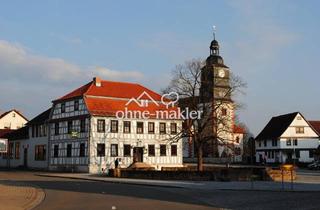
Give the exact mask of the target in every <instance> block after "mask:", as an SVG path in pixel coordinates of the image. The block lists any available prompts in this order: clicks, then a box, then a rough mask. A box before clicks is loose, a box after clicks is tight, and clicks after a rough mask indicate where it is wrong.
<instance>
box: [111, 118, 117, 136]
mask: <svg viewBox="0 0 320 210" xmlns="http://www.w3.org/2000/svg"><path fill="white" fill-rule="evenodd" d="M111 133H118V120H111Z"/></svg>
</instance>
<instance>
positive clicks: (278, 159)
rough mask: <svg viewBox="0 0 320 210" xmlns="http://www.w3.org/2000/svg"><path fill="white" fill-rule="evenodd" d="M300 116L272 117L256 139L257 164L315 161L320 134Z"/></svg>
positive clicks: (299, 114) (296, 114) (297, 113)
mask: <svg viewBox="0 0 320 210" xmlns="http://www.w3.org/2000/svg"><path fill="white" fill-rule="evenodd" d="M313 125H315V124H313V123H310V122H308V121H307V120H306V119H305V118H304V117H303V115H302V114H301V113H299V112H294V113H290V114H285V115H280V116H276V117H273V118H272V119H271V120H270V121H269V122H268V124H267V125H266V126H265V128H264V129H263V130H262V131H261V132H260V133H259V135H258V136H257V137H256V138H255V140H256V161H257V162H260V163H261V162H264V161H265V162H266V163H286V162H289V163H292V162H294V159H295V161H296V162H297V161H299V162H312V161H313V160H314V152H315V150H316V149H317V148H318V146H319V131H317V129H315V128H314V127H313Z"/></svg>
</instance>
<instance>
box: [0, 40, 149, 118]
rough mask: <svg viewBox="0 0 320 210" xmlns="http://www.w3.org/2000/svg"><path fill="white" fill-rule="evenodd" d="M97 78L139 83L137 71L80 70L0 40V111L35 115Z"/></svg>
mask: <svg viewBox="0 0 320 210" xmlns="http://www.w3.org/2000/svg"><path fill="white" fill-rule="evenodd" d="M95 76H100V77H101V78H102V79H108V80H120V81H121V80H126V81H137V80H139V81H140V80H142V79H143V77H144V75H143V74H142V73H140V72H138V71H116V70H111V69H108V68H105V67H99V68H94V67H86V68H83V67H80V66H79V65H76V64H73V63H70V62H68V61H65V60H63V59H61V58H51V57H47V56H42V55H36V54H34V53H31V52H30V50H28V49H26V48H25V47H23V46H21V45H20V44H18V43H11V42H8V41H4V40H0V89H1V90H2V91H0V109H1V110H8V109H12V108H16V109H19V110H21V111H23V112H24V113H25V114H26V115H27V116H28V117H32V116H35V115H37V114H39V113H40V112H41V111H44V110H45V109H46V108H48V107H50V106H51V101H52V100H54V99H56V98H58V97H60V96H62V95H64V94H66V93H67V92H70V91H72V90H73V89H75V88H77V87H79V86H80V85H83V84H85V83H87V82H88V81H90V80H91V79H92V78H93V77H95Z"/></svg>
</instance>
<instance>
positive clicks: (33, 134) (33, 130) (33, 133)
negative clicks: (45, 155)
mask: <svg viewBox="0 0 320 210" xmlns="http://www.w3.org/2000/svg"><path fill="white" fill-rule="evenodd" d="M31 129H32V138H33V137H34V136H35V126H34V125H33V126H32V128H31Z"/></svg>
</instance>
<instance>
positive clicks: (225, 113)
mask: <svg viewBox="0 0 320 210" xmlns="http://www.w3.org/2000/svg"><path fill="white" fill-rule="evenodd" d="M221 114H222V116H227V109H225V108H223V109H222V110H221Z"/></svg>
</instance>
